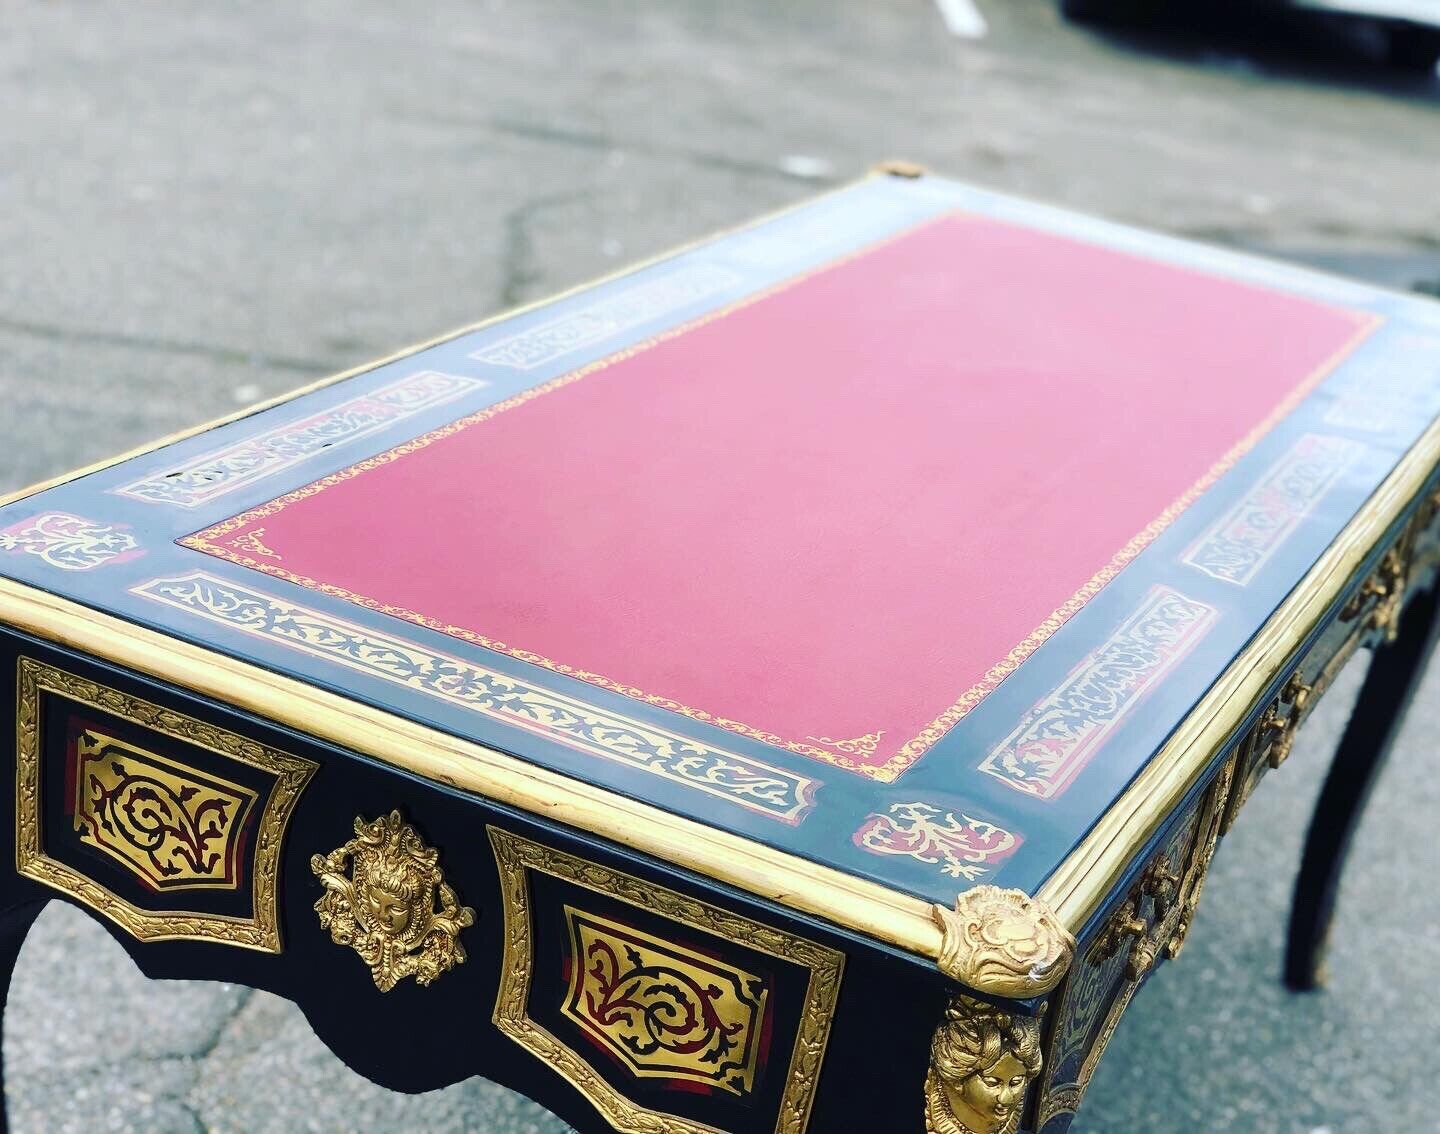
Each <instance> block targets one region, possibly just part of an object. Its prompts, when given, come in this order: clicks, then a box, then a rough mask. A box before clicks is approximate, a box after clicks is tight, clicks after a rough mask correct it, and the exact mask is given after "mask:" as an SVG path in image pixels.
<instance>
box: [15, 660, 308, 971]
mask: <svg viewBox="0 0 1440 1134" xmlns="http://www.w3.org/2000/svg"><path fill="white" fill-rule="evenodd" d="M16 690H17V694H16V695H17V706H16V722H17V728H16V736H17V745H16V761H17V766H16V827H17V830H16V867H17V869H18V870H19V871H20V873H21V874H24V875H26V876H27V877H29V878H32V879H34V880H35V881H37V882H41V883H44V884H45V885H47V886H51V887H53V888H55V889H57V890H60V891H62V892H64V893H67V894H69V895H70V896H71V897H73V898H75V899H77V900H79V901H81V902H83V903H84V904H85V905H88V906H90V907H91V908H93V909H95V910H97V911H99V912H100V913H102V914H104V915H105V916H106V917H108V918H110V919H111V920H112V921H114V922H116V923H117V924H119V925H120V926H121V927H123V928H124V929H125V930H126V931H128V932H129V933H130V934H131V935H132V936H134V937H135V938H136V939H138V940H141V941H163V940H175V939H185V938H189V939H202V940H211V941H217V942H222V943H225V944H229V945H239V946H242V947H245V948H249V949H259V950H263V951H266V952H272V953H278V952H279V951H280V949H281V940H280V926H279V914H278V905H277V898H278V884H279V877H278V876H279V869H280V846H281V843H282V841H283V838H284V834H285V828H286V825H287V824H288V822H289V820H290V816H291V813H292V812H293V810H294V807H295V804H296V802H297V801H298V799H299V796H300V793H301V792H302V791H303V790H304V788H305V785H306V783H307V782H308V781H309V780H310V778H311V776H312V775H313V774H314V772H315V769H316V765H315V764H314V763H313V762H311V761H309V760H305V759H303V758H301V757H299V756H294V755H291V754H290V753H287V752H282V751H280V750H279V749H276V748H272V747H270V746H269V745H265V744H260V743H258V742H256V741H253V740H249V739H247V738H245V737H243V736H240V735H238V734H237V733H234V732H230V731H227V730H226V729H223V728H219V727H217V726H215V725H213V724H207V723H205V722H203V721H200V720H197V719H196V718H194V717H191V716H187V715H186V714H184V713H180V712H177V711H175V710H173V709H168V708H163V707H161V706H159V705H157V704H154V703H153V702H151V701H149V700H146V699H144V698H142V697H138V696H134V695H132V694H129V693H124V692H120V691H119V690H116V689H112V688H109V687H107V686H105V685H102V684H100V683H98V682H96V681H93V680H90V679H89V678H86V677H82V676H79V675H77V674H75V673H72V672H70V671H69V670H67V669H62V668H60V667H58V666H56V665H52V664H49V663H47V662H43V661H39V660H36V659H34V658H31V657H25V656H21V657H20V658H19V659H18V661H17V671H16Z"/></svg>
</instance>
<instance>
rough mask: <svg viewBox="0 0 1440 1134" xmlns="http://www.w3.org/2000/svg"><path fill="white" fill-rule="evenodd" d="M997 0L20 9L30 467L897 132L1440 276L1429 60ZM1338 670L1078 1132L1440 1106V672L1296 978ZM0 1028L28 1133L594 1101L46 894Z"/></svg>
mask: <svg viewBox="0 0 1440 1134" xmlns="http://www.w3.org/2000/svg"><path fill="white" fill-rule="evenodd" d="M980 7H981V9H982V11H983V12H984V14H985V16H986V17H987V19H988V21H989V24H990V34H989V36H988V37H987V38H985V39H984V40H980V41H973V42H972V41H967V40H961V39H957V38H954V37H952V36H949V35H947V34H946V33H945V30H944V26H943V24H942V23H941V21H940V19H939V17H938V15H937V14H936V11H935V9H934V7H933V6H932V5H930V4H928V3H925V2H923V0H874V2H871V3H866V4H844V3H838V4H837V3H835V2H834V0H828V2H824V3H822V2H820V0H788V2H787V3H785V4H783V5H776V4H768V3H763V2H760V0H731V2H730V3H727V4H725V5H710V4H706V3H698V2H696V0H683V2H680V3H672V4H667V5H660V4H654V5H639V4H621V3H579V2H574V0H571V2H565V0H529V2H525V3H520V2H518V0H516V2H500V0H492V2H490V3H475V4H460V3H455V2H453V0H439V2H437V3H433V4H428V5H425V6H424V7H423V8H422V7H416V6H401V5H395V4H390V3H383V2H380V0H346V2H344V3H341V2H340V0H317V2H313V3H308V4H305V5H284V6H282V5H261V4H254V3H234V4H227V5H223V6H222V5H207V6H189V7H160V6H143V5H135V4H128V3H127V4H122V3H118V2H113V0H111V2H102V3H95V4H79V3H72V2H67V0H51V2H45V3H41V2H38V0H3V7H0V12H3V18H4V27H5V33H6V34H5V35H4V36H0V100H3V101H0V107H3V113H0V153H3V155H4V157H3V160H0V247H3V248H4V249H5V258H4V270H0V405H3V406H4V411H3V414H0V491H3V490H7V489H10V488H13V487H18V486H20V485H22V484H24V483H28V482H30V481H33V480H36V479H39V478H41V477H45V476H50V475H53V474H55V473H58V472H61V471H63V470H64V469H66V468H67V467H71V466H76V465H80V464H83V463H86V462H88V461H91V460H95V459H97V458H100V457H103V456H105V455H107V454H109V453H112V452H115V451H118V450H121V449H125V448H128V447H130V446H132V445H136V444H139V443H141V442H143V441H145V440H147V439H149V438H151V437H153V436H156V435H158V434H162V433H165V432H168V431H170V430H173V429H177V428H180V427H181V426H184V425H188V424H191V423H193V422H195V421H199V420H203V419H205V418H208V417H211V416H214V415H216V414H219V413H223V412H226V411H228V410H231V409H233V408H235V407H236V406H238V405H241V404H245V403H248V402H251V401H254V400H256V399H258V398H261V397H264V396H267V395H271V394H275V393H279V392H281V391H283V390H285V389H288V388H290V387H293V386H294V385H296V384H298V383H299V382H302V381H304V380H305V379H307V378H309V377H311V376H316V375H320V374H324V373H327V372H332V371H336V370H339V369H342V368H345V367H348V366H351V365H354V364H356V363H358V362H361V361H363V360H365V359H367V358H371V357H376V356H379V355H382V354H386V353H389V352H390V351H392V350H393V349H395V348H396V347H398V346H400V345H402V344H405V343H408V342H414V341H418V340H421V339H424V338H427V337H430V336H432V335H434V334H437V333H439V332H441V331H444V330H446V329H448V328H450V327H453V326H456V325H459V324H462V323H467V322H472V321H474V320H476V319H478V318H480V317H482V316H484V315H485V314H487V313H490V312H492V311H494V310H496V309H499V308H502V307H504V306H507V305H510V304H514V303H519V302H522V301H525V300H527V299H531V298H534V297H535V296H537V295H542V294H545V293H547V292H550V291H554V290H557V289H559V288H562V287H565V286H568V285H570V284H572V283H575V282H578V281H581V280H584V279H586V278H588V277H592V276H595V275H597V274H600V273H603V272H606V271H610V270H612V269H613V268H615V267H617V266H619V265H620V264H623V263H624V262H626V261H629V260H633V259H637V258H640V257H643V256H646V255H648V254H651V253H653V252H656V251H659V250H661V249H663V248H665V247H667V246H669V245H673V244H676V243H678V242H681V241H684V240H687V239H690V238H692V237H694V236H695V235H697V234H699V233H703V232H706V231H708V230H712V229H715V228H718V227H722V226H725V225H729V224H733V223H735V222H738V221H741V220H743V219H745V218H747V217H749V216H751V215H753V214H755V213H757V212H760V211H763V210H767V209H771V208H774V207H776V206H779V205H782V204H785V203H787V202H790V201H792V200H796V199H798V198H800V197H802V196H805V195H807V194H809V193H812V192H814V191H816V190H817V189H820V188H823V187H824V186H825V185H828V184H832V183H836V182H838V181H841V180H844V179H847V178H849V177H852V176H855V175H857V174H858V173H860V172H862V171H863V170H864V168H865V167H866V166H867V165H869V164H870V163H871V162H873V161H875V160H877V159H880V158H884V157H890V156H904V157H908V158H911V159H915V160H918V161H921V162H923V163H925V164H927V165H929V166H931V167H932V168H934V169H936V170H939V171H943V172H946V173H949V174H952V175H955V176H959V177H964V178H969V179H971V180H975V181H978V182H982V183H984V184H987V185H990V186H993V187H996V188H1001V189H1007V190H1012V191H1015V192H1019V193H1022V194H1026V195H1029V196H1034V197H1040V198H1046V199H1051V200H1055V201H1058V202H1061V203H1064V204H1067V205H1071V206H1074V207H1077V208H1081V209H1086V210H1090V211H1093V212H1097V213H1101V214H1104V215H1107V216H1110V217H1114V218H1117V219H1120V220H1125V221H1130V222H1135V223H1138V224H1143V225H1147V226H1151V227H1155V228H1160V229H1164V230H1167V231H1170V232H1174V233H1179V234H1184V235H1190V236H1194V237H1198V238H1202V239H1207V240H1212V241H1218V242H1222V243H1231V244H1238V245H1244V246H1247V247H1254V248H1260V249H1263V250H1266V251H1269V252H1272V253H1276V254H1280V255H1289V256H1295V257H1299V258H1301V259H1306V260H1311V261H1314V262H1316V263H1320V264H1323V265H1325V266H1328V267H1332V268H1334V269H1336V270H1341V271H1355V272H1360V273H1363V274H1366V275H1370V276H1372V277H1375V278H1379V279H1381V280H1383V281H1384V282H1388V283H1392V284H1395V285H1397V286H1412V285H1415V286H1428V287H1431V288H1432V290H1433V289H1434V288H1436V287H1440V194H1437V193H1436V192H1435V174H1436V171H1437V169H1440V82H1437V81H1435V80H1433V79H1424V78H1405V77H1401V76H1397V75H1394V74H1391V73H1387V72H1385V71H1383V70H1381V69H1379V68H1378V67H1377V66H1376V65H1375V64H1374V63H1373V61H1372V60H1371V59H1370V58H1369V57H1368V56H1367V51H1368V50H1369V49H1368V47H1367V44H1366V41H1365V40H1364V37H1363V35H1360V36H1355V35H1352V34H1351V33H1350V32H1348V31H1346V32H1338V31H1336V30H1335V29H1333V28H1330V27H1319V26H1318V25H1313V26H1312V25H1310V24H1306V25H1305V26H1304V27H1303V28H1302V27H1299V26H1298V25H1297V26H1294V27H1290V26H1285V27H1273V28H1267V29H1265V30H1263V31H1262V32H1260V33H1254V32H1252V31H1247V30H1245V29H1240V30H1237V29H1235V28H1233V27H1232V28H1227V27H1221V26H1213V27H1207V28H1206V29H1204V30H1203V31H1202V32H1201V33H1199V34H1183V33H1181V32H1177V31H1175V30H1174V29H1170V30H1165V29H1161V30H1159V31H1152V32H1147V33H1144V34H1138V33H1137V34H1126V35H1123V36H1122V35H1100V34H1097V33H1094V32H1091V31H1085V30H1079V29H1075V28H1071V27H1067V26H1065V25H1064V24H1063V23H1062V22H1061V21H1060V20H1059V18H1058V17H1057V16H1056V14H1055V12H1054V10H1053V6H1052V5H1051V4H1049V3H1047V2H1045V0H988V2H987V0H980ZM1349 677H1350V680H1349V681H1348V682H1346V683H1345V684H1344V685H1343V686H1342V688H1340V689H1338V690H1337V691H1336V692H1335V693H1334V694H1332V695H1331V696H1330V697H1328V698H1327V700H1326V702H1325V703H1324V704H1322V706H1321V708H1320V710H1319V711H1318V712H1317V715H1316V717H1315V718H1314V720H1313V721H1312V723H1311V724H1309V725H1308V726H1307V727H1306V729H1305V730H1304V732H1303V733H1302V736H1301V740H1300V743H1299V744H1298V745H1297V750H1296V754H1295V756H1294V758H1292V759H1291V761H1290V762H1289V763H1288V764H1287V766H1286V768H1285V769H1284V771H1283V772H1282V773H1278V774H1276V775H1275V776H1272V777H1271V778H1270V780H1269V781H1268V782H1267V783H1266V784H1265V785H1264V787H1263V788H1262V789H1261V790H1260V791H1259V792H1258V793H1257V796H1256V798H1255V799H1254V800H1253V801H1252V802H1251V803H1250V805H1249V807H1248V809H1247V813H1246V815H1245V816H1244V818H1243V820H1242V822H1241V823H1240V824H1239V826H1238V827H1237V829H1236V830H1235V832H1233V833H1232V835H1231V836H1230V837H1229V838H1228V839H1227V840H1226V842H1225V844H1224V846H1223V849H1222V850H1221V852H1220V854H1219V856H1218V858H1217V860H1216V865H1215V869H1214V871H1213V873H1212V878H1211V882H1210V885H1209V888H1208V891H1207V896H1206V901H1205V903H1204V905H1203V907H1202V912H1201V915H1200V917H1199V919H1198V922H1197V924H1196V927H1195V930H1194V932H1193V934H1192V936H1191V938H1190V941H1189V943H1188V945H1187V948H1186V952H1185V955H1184V957H1183V958H1182V959H1181V960H1180V961H1179V962H1178V963H1176V964H1173V965H1167V966H1165V968H1164V969H1163V970H1162V971H1161V972H1160V974H1159V975H1158V976H1157V977H1156V978H1155V979H1154V980H1153V981H1152V982H1151V984H1150V985H1149V986H1148V987H1147V989H1146V990H1145V992H1144V993H1143V994H1142V995H1141V996H1140V997H1138V998H1137V1000H1136V1002H1135V1004H1134V1005H1133V1006H1132V1007H1131V1009H1130V1010H1129V1012H1128V1013H1127V1016H1126V1019H1125V1021H1124V1023H1123V1025H1122V1026H1121V1028H1120V1030H1119V1032H1118V1033H1117V1035H1116V1037H1115V1039H1114V1041H1113V1042H1112V1044H1111V1046H1110V1049H1109V1052H1108V1054H1107V1055H1106V1058H1105V1060H1104V1062H1103V1063H1102V1064H1101V1068H1100V1071H1099V1073H1098V1075H1097V1076H1096V1079H1095V1081H1094V1083H1093V1084H1092V1086H1091V1089H1090V1094H1089V1097H1088V1098H1087V1100H1086V1105H1085V1109H1084V1112H1083V1114H1082V1122H1081V1123H1080V1124H1078V1125H1077V1130H1082V1131H1086V1132H1090V1134H1096V1132H1102V1131H1104V1132H1109V1131H1117V1132H1130V1131H1147V1132H1159V1134H1164V1132H1168V1131H1179V1132H1187V1131H1207V1132H1208V1131H1236V1132H1247V1134H1249V1132H1257V1134H1265V1132H1270V1131H1275V1132H1287V1134H1288V1132H1291V1131H1298V1132H1301V1134H1340V1132H1349V1131H1355V1132H1361V1131H1365V1132H1369V1131H1375V1130H1387V1131H1388V1130H1394V1131H1400V1130H1405V1131H1422V1130H1440V1124H1437V1120H1436V1118H1435V1116H1434V1111H1433V1109H1432V1107H1431V1103H1430V1085H1431V1083H1432V1081H1433V1079H1434V1077H1435V1074H1436V1072H1437V1070H1440V1061H1437V1057H1436V1056H1435V1052H1436V1051H1437V1050H1440V1016H1437V1014H1436V1013H1435V1012H1433V1011H1431V1010H1428V1009H1426V1008H1425V1004H1426V1003H1430V1002H1433V999H1434V993H1433V990H1434V988H1435V987H1436V986H1437V985H1440V887H1437V886H1436V884H1435V881H1434V880H1435V877H1436V870H1437V867H1440V846H1437V842H1436V839H1435V836H1434V831H1433V824H1432V822H1431V821H1430V818H1429V817H1430V816H1432V815H1434V814H1436V813H1437V810H1440V786H1437V784H1440V778H1437V777H1436V775H1435V760H1434V755H1433V746H1432V744H1431V742H1430V741H1431V738H1432V737H1433V736H1434V735H1435V733H1436V731H1437V729H1440V673H1437V674H1436V675H1434V676H1433V677H1432V678H1431V679H1430V680H1429V681H1428V683H1427V685H1426V687H1425V689H1424V691H1423V693H1422V695H1421V697H1420V699H1419V704H1418V705H1417V707H1416V710H1415V713H1414V716H1413V718H1412V720H1411V723H1410V725H1409V727H1408V728H1407V731H1406V732H1405V734H1404V736H1403V737H1402V740H1401V743H1400V746H1399V749H1398V751H1397V752H1396V754H1395V756H1394V758H1393V761H1392V764H1391V766H1390V768H1389V770H1388V771H1387V773H1386V776H1385V778H1384V779H1383V780H1382V782H1381V784H1380V787H1379V789H1378V790H1377V792H1376V794H1375V797H1374V800H1373V802H1372V804H1371V808H1370V811H1369V813H1368V817H1367V819H1366V822H1365V825H1364V826H1363V828H1362V830H1361V832H1360V835H1359V838H1358V842H1357V845H1356V847H1355V851H1354V857H1353V860H1352V869H1351V871H1350V874H1349V877H1348V881H1347V884H1346V887H1345V891H1344V894H1343V896H1342V905H1341V910H1340V921H1339V923H1338V925H1337V928H1336V931H1335V936H1334V944H1333V954H1332V961H1331V985H1330V988H1329V990H1328V991H1326V992H1325V993H1323V994H1320V995H1316V996H1308V997H1299V998H1297V997H1293V996H1291V995H1289V994H1287V993H1285V992H1284V991H1283V990H1282V989H1281V988H1280V986H1279V983H1278V978H1277V974H1278V970H1279V963H1280V949H1281V945H1282V933H1283V926H1284V917H1285V905H1286V900H1287V897H1288V891H1289V886H1290V884H1291V880H1292V878H1293V872H1294V868H1295V864H1296V862H1297V860H1298V854H1299V846H1300V841H1301V838H1302V837H1303V833H1304V826H1305V822H1306V818H1307V814H1308V809H1309V807H1310V806H1311V804H1312V802H1313V799H1314V796H1315V794H1316V792H1317V791H1318V788H1319V783H1320V778H1321V776H1322V774H1323V768H1324V761H1325V759H1326V756H1327V754H1328V749H1329V746H1330V745H1331V744H1333V742H1334V739H1335V737H1336V735H1337V734H1338V729H1339V727H1340V726H1341V724H1342V722H1343V720H1344V713H1345V709H1346V697H1347V696H1348V695H1353V691H1354V688H1355V685H1356V679H1357V677H1358V675H1357V674H1353V673H1352V674H1350V675H1349ZM477 1019H479V1017H477ZM480 1022H481V1023H483V1020H480ZM4 1043H5V1049H4V1051H5V1061H6V1072H7V1077H6V1092H7V1098H8V1100H9V1104H10V1108H11V1114H12V1118H13V1121H14V1128H15V1129H16V1130H19V1131H46V1132H49V1131H86V1132H89V1131H97V1130H114V1131H132V1130H133V1131H160V1132H171V1131H173V1132H186V1134H188V1132H191V1131H197V1130H214V1131H252V1130H254V1131H289V1130H313V1131H350V1130H355V1131H392V1130H400V1129H425V1130H432V1131H459V1130H475V1131H486V1132H493V1134H522V1132H535V1134H556V1132H559V1131H562V1130H564V1129H565V1127H564V1126H563V1125H562V1124H560V1123H559V1122H557V1121H556V1120H555V1119H553V1118H551V1117H550V1116H549V1115H548V1114H546V1112H544V1111H543V1110H541V1109H540V1108H539V1107H538V1106H536V1105H534V1104H533V1103H531V1102H529V1101H528V1100H526V1099H523V1098H520V1097H519V1096H516V1095H514V1094H512V1093H510V1092H508V1091H505V1090H503V1089H501V1088H499V1087H496V1086H494V1085H492V1084H489V1083H487V1082H484V1081H483V1080H478V1079H477V1080H472V1081H469V1082H467V1083H462V1084H458V1085H456V1086H454V1087H451V1088H449V1089H447V1090H445V1091H441V1092H436V1093H434V1094H430V1095H423V1096H413V1097H412V1096H401V1095H395V1094H391V1093H389V1092H386V1091H383V1090H380V1089H379V1088H376V1087H374V1086H373V1085H371V1084H369V1083H367V1082H365V1081H363V1080H361V1079H360V1078H358V1077H357V1076H356V1075H354V1074H352V1073H351V1072H350V1071H348V1070H347V1069H346V1068H344V1067H343V1066H342V1065H341V1064H339V1063H338V1062H337V1061H336V1060H334V1059H333V1058H332V1057H331V1056H330V1055H329V1054H328V1053H327V1052H326V1051H325V1050H324V1049H323V1047H321V1045H320V1044H319V1043H318V1042H317V1041H316V1040H315V1039H314V1037H313V1035H312V1034H311V1033H310V1030H309V1028H308V1026H307V1025H306V1024H305V1022H304V1020H303V1019H302V1018H301V1016H300V1015H299V1013H298V1012H297V1011H295V1010H294V1009H293V1008H292V1007H290V1006H289V1005H288V1004H286V1003H284V1002H283V1001H280V1000H277V999H276V998H274V997H271V996H269V995H266V994H263V993H251V992H249V991H247V990H245V989H241V988H236V987H230V986H225V985H215V984H204V983H187V982H155V983H151V982H148V981H146V980H145V979H144V978H142V977H141V976H140V975H139V974H138V972H137V971H136V970H135V969H134V968H133V966H132V965H131V964H130V962H129V961H128V959H127V958H126V956H125V954H124V953H123V951H122V950H121V949H120V948H119V947H118V946H117V945H116V944H115V943H114V942H113V941H112V940H111V939H110V937H109V936H108V935H107V934H106V933H104V932H103V931H101V930H100V929H99V928H98V927H97V926H95V925H94V924H93V923H92V922H91V921H90V920H89V919H88V917H87V916H85V915H83V914H81V913H79V912H77V911H76V910H74V909H72V908H70V907H66V906H62V905H60V904H58V903H55V904H52V905H51V906H50V907H49V908H48V909H47V911H46V912H45V914H43V915H42V917H41V920H40V921H39V922H38V923H37V925H36V927H35V929H34V930H33V931H32V933H31V935H30V937H29V939H28V940H27V942H26V945H25V948H24V950H23V952H22V954H21V958H20V961H19V964H18V966H17V968H16V972H15V978H14V982H13V986H12V990H11V998H10V1005H9V1011H8V1013H7V1015H6V1020H5V1032H4ZM819 1134H831V1132H828V1131H825V1132H819Z"/></svg>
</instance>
